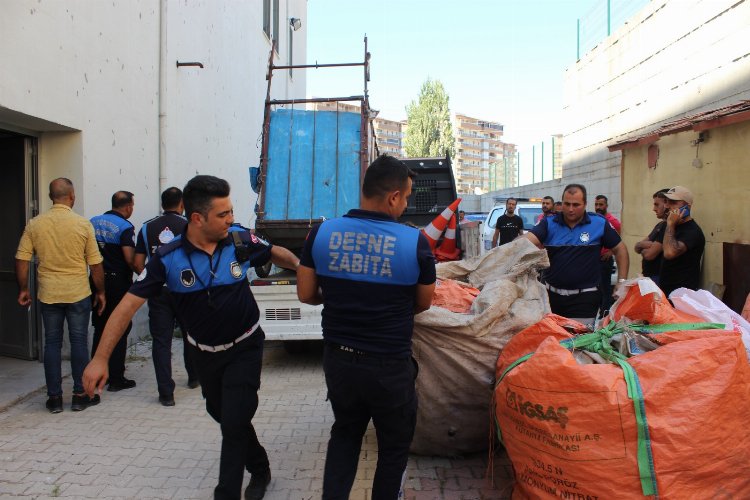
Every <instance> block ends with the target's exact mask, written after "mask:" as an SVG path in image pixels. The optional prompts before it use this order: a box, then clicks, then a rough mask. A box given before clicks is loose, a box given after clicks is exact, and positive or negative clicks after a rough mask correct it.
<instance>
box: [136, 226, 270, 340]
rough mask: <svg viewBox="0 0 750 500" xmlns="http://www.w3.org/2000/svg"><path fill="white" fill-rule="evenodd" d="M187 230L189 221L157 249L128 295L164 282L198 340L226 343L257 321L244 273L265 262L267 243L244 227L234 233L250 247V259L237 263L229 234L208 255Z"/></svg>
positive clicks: (150, 293) (258, 336)
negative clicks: (169, 240) (194, 242)
mask: <svg viewBox="0 0 750 500" xmlns="http://www.w3.org/2000/svg"><path fill="white" fill-rule="evenodd" d="M189 230H190V225H189V224H188V226H187V227H186V229H185V234H183V235H182V236H178V237H177V238H175V239H174V240H173V241H172V242H170V243H167V244H166V245H163V246H161V247H159V248H158V249H157V250H156V253H154V255H153V256H152V258H151V259H150V260H149V261H148V265H146V268H145V269H144V271H143V272H142V273H141V274H140V276H138V279H137V280H136V282H135V283H133V286H132V287H130V293H132V294H134V295H136V296H138V297H141V298H144V299H147V298H151V297H155V296H157V295H159V294H160V293H161V288H162V286H163V285H164V284H166V285H167V288H169V291H170V292H171V293H172V297H173V298H174V300H175V304H176V307H177V315H178V316H179V318H180V320H181V321H182V322H183V324H184V326H185V329H186V330H187V333H188V334H189V335H190V336H191V337H192V338H193V339H195V341H196V342H198V343H200V344H205V345H212V346H215V345H221V344H228V343H229V342H232V341H233V340H235V339H236V338H238V337H239V336H241V335H242V334H243V333H245V332H246V331H248V330H250V329H251V328H252V327H253V326H255V324H256V323H258V319H259V318H260V312H259V311H258V305H257V304H256V303H255V298H254V297H253V294H252V292H250V283H249V282H248V280H247V271H248V269H250V268H251V267H253V266H262V265H263V264H265V263H266V262H268V260H269V259H270V258H271V245H270V244H269V243H267V242H265V241H263V240H261V239H260V238H258V237H256V236H255V235H254V234H250V233H249V232H247V231H237V232H238V233H239V235H240V239H241V240H242V243H243V244H244V245H246V246H247V247H248V248H249V250H250V259H249V260H247V261H245V262H239V261H238V260H237V256H236V255H235V246H234V243H233V240H232V238H231V236H228V237H227V238H225V239H223V240H222V241H220V242H219V244H218V245H217V247H216V250H214V254H213V255H208V254H207V253H206V252H204V251H203V250H201V249H199V248H196V247H195V246H193V244H192V243H190V241H189V240H188V239H187V238H186V237H185V236H186V234H187V232H188V231H189ZM259 332H260V331H259ZM252 338H254V339H255V341H256V342H258V343H260V342H262V341H263V338H264V337H263V335H262V333H255V334H254V335H252Z"/></svg>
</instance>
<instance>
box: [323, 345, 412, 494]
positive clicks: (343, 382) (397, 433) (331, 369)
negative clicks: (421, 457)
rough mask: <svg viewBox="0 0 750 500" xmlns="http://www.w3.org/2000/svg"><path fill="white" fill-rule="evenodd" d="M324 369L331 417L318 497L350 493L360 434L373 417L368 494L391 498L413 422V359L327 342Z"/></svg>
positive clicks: (396, 488) (406, 454)
mask: <svg viewBox="0 0 750 500" xmlns="http://www.w3.org/2000/svg"><path fill="white" fill-rule="evenodd" d="M323 369H324V371H325V377H326V385H327V386H328V399H329V400H330V401H331V407H332V408H333V414H334V416H335V418H336V420H335V422H334V424H333V427H332V428H331V439H330V440H329V441H328V453H327V455H326V464H325V474H324V482H323V499H325V500H334V499H336V500H339V499H340V500H346V499H348V498H349V492H350V491H351V488H352V485H353V483H354V477H355V475H356V473H357V464H358V462H359V453H360V449H361V447H362V438H363V437H364V434H365V431H366V430H367V425H368V424H369V422H370V419H372V421H373V424H374V425H375V432H376V434H377V438H378V465H377V471H376V473H375V478H374V480H373V484H372V500H395V499H396V498H397V496H398V493H399V490H400V488H401V483H402V479H403V473H404V471H405V470H406V463H407V461H408V460H409V446H410V445H411V440H412V438H413V437H414V428H415V427H416V423H417V393H416V389H415V386H414V381H415V380H416V378H417V371H418V368H417V364H416V361H415V360H414V359H412V358H411V357H402V358H384V357H378V356H371V355H367V354H364V355H360V354H357V353H355V352H346V351H342V350H341V349H339V348H338V347H337V346H335V345H332V344H326V348H325V353H324V358H323Z"/></svg>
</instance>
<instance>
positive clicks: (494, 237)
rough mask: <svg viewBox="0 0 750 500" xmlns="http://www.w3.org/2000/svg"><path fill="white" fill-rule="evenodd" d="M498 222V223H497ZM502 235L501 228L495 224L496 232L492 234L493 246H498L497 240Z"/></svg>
mask: <svg viewBox="0 0 750 500" xmlns="http://www.w3.org/2000/svg"><path fill="white" fill-rule="evenodd" d="M495 224H497V223H495ZM499 237H500V228H499V227H497V225H496V226H495V233H494V234H493V235H492V248H495V247H496V246H497V240H498V238H499Z"/></svg>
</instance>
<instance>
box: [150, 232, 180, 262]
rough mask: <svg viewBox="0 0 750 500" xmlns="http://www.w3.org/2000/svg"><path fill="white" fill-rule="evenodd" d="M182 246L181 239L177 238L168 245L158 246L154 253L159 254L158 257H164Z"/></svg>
mask: <svg viewBox="0 0 750 500" xmlns="http://www.w3.org/2000/svg"><path fill="white" fill-rule="evenodd" d="M181 246H182V237H181V236H177V237H175V238H174V239H173V240H172V241H170V242H169V243H167V244H165V245H162V246H160V247H159V248H157V249H156V253H157V254H159V257H164V256H165V255H167V254H168V253H171V252H174V251H175V250H177V249H178V248H180V247H181Z"/></svg>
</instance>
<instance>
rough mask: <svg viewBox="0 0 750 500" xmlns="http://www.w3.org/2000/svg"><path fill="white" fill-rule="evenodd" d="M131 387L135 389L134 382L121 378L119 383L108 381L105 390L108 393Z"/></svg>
mask: <svg viewBox="0 0 750 500" xmlns="http://www.w3.org/2000/svg"><path fill="white" fill-rule="evenodd" d="M133 387H135V380H130V379H127V378H123V379H122V380H120V381H119V382H112V381H111V380H110V381H109V386H108V387H107V390H108V391H109V392H117V391H121V390H123V389H132V388H133Z"/></svg>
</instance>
